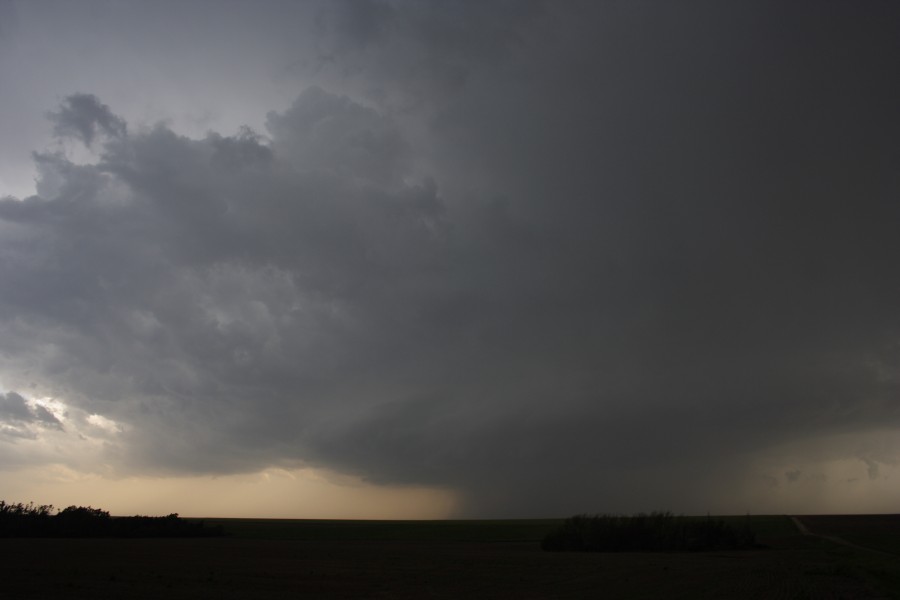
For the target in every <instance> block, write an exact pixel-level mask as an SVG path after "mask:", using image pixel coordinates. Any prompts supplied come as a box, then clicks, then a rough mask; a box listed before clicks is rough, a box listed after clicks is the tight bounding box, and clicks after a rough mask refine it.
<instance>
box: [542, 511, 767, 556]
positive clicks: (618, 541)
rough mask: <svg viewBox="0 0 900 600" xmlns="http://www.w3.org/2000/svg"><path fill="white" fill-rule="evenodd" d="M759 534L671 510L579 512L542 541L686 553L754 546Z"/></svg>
mask: <svg viewBox="0 0 900 600" xmlns="http://www.w3.org/2000/svg"><path fill="white" fill-rule="evenodd" d="M755 546H756V536H755V534H754V533H753V531H751V530H750V528H749V521H748V523H747V524H746V525H745V526H744V527H743V528H735V527H732V526H730V525H728V524H727V523H725V521H723V520H721V519H712V518H710V517H706V518H705V519H704V518H692V517H684V516H675V515H673V514H672V513H670V512H653V513H650V514H645V513H640V514H637V515H634V516H630V517H629V516H620V515H594V516H590V515H576V516H574V517H570V518H568V519H566V520H565V521H564V522H563V524H562V525H561V526H560V528H559V529H557V530H556V531H553V532H551V533H549V534H548V535H547V536H546V537H545V538H544V540H543V542H542V543H541V547H542V548H543V549H544V550H551V551H562V550H574V551H581V552H683V551H701V550H726V549H738V548H752V547H755Z"/></svg>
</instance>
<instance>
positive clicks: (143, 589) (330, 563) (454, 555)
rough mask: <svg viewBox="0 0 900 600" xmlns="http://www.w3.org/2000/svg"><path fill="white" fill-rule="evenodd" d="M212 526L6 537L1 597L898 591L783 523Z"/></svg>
mask: <svg viewBox="0 0 900 600" xmlns="http://www.w3.org/2000/svg"><path fill="white" fill-rule="evenodd" d="M734 518H735V519H746V517H734ZM207 522H212V523H216V524H220V523H221V524H223V525H224V526H225V529H226V532H230V533H232V534H233V535H231V536H227V537H224V538H205V539H144V540H141V539H0V553H2V556H3V560H2V561H0V578H2V582H3V584H2V586H0V598H23V599H29V598H61V597H66V598H92V599H93V598H98V597H103V598H116V597H119V598H160V597H165V598H174V599H177V598H285V597H303V596H307V597H313V598H461V597H466V598H594V597H598V596H602V597H613V598H662V597H665V598H885V597H898V595H897V592H898V591H900V564H898V563H900V561H897V560H896V559H894V558H893V557H891V556H888V555H885V554H879V553H875V552H867V551H864V550H860V549H854V548H850V547H847V546H841V545H838V544H835V543H833V542H830V541H828V540H825V539H822V538H817V537H812V536H803V535H800V534H799V532H798V531H797V530H796V528H795V527H794V526H793V524H792V523H791V522H790V520H789V519H788V518H787V517H751V522H752V523H753V525H754V526H755V527H757V526H758V527H757V531H758V533H759V540H760V541H761V542H762V543H763V544H766V546H767V547H766V548H762V549H759V550H749V551H729V552H709V553H669V554H663V553H657V554H650V553H615V554H607V553H596V554H590V553H569V552H542V551H541V550H540V548H539V542H538V539H539V537H540V535H542V534H541V533H540V532H541V531H543V530H544V529H545V528H547V527H548V526H550V527H552V526H553V523H554V522H553V521H534V522H528V521H484V522H479V521H461V522H453V521H443V522H441V521H430V522H429V521H425V522H363V521H343V522H340V521H269V520H244V519H241V520H230V519H229V520H212V519H209V520H207ZM533 536H538V537H537V538H536V539H530V538H531V537H533ZM492 540H502V541H492Z"/></svg>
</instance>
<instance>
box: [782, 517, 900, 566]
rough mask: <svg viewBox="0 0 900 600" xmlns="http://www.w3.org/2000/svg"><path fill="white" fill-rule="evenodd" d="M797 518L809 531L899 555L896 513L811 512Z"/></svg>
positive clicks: (898, 523)
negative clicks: (811, 513) (843, 513)
mask: <svg viewBox="0 0 900 600" xmlns="http://www.w3.org/2000/svg"><path fill="white" fill-rule="evenodd" d="M800 520H801V521H802V522H803V524H804V525H806V527H807V528H808V529H809V530H810V531H811V532H812V533H815V534H821V535H830V536H836V537H839V538H841V539H843V540H846V541H848V542H851V543H853V544H858V545H860V546H865V547H867V548H874V549H876V550H881V551H883V552H890V553H892V554H897V555H898V559H900V515H813V516H804V517H800Z"/></svg>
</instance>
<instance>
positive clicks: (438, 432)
mask: <svg viewBox="0 0 900 600" xmlns="http://www.w3.org/2000/svg"><path fill="white" fill-rule="evenodd" d="M857 6H858V5H852V6H851V5H850V4H847V3H809V4H807V3H792V4H790V5H783V4H782V3H728V4H722V3H714V2H710V3H702V2H695V3H694V2H692V3H686V4H685V3H679V4H672V5H668V4H666V5H663V4H645V3H567V4H559V3H553V4H547V5H540V4H537V3H534V4H532V3H528V4H523V3H509V4H506V3H475V2H472V3H466V2H460V3H439V4H437V3H436V4H433V5H432V4H422V3H410V4H404V3H393V2H373V3H363V2H350V3H346V4H328V5H324V8H323V9H322V11H323V12H322V13H321V15H322V17H321V18H322V19H324V21H323V23H325V24H329V27H331V28H330V29H329V27H325V26H324V25H323V31H324V32H325V33H323V34H322V36H323V37H322V39H321V40H319V42H320V50H322V49H323V48H324V49H329V48H330V50H329V51H328V52H326V54H327V55H328V56H329V57H330V58H329V59H328V61H326V62H327V63H328V64H329V65H331V66H329V67H328V68H324V67H323V69H324V71H323V72H325V71H328V73H326V75H323V80H324V81H325V82H326V83H327V82H328V81H329V79H328V78H329V77H333V75H334V73H335V72H339V73H342V75H341V77H342V78H343V82H342V87H343V88H344V89H358V90H359V91H360V96H364V97H367V98H369V99H370V101H371V102H372V103H373V104H374V107H373V106H369V105H367V104H365V103H362V102H360V101H358V99H353V98H350V97H348V96H342V95H339V94H334V93H331V92H329V91H326V90H325V89H322V88H317V87H310V88H308V89H307V90H306V91H304V92H303V93H302V94H301V95H300V96H299V97H298V98H297V100H296V101H295V102H294V103H293V105H292V106H290V107H289V108H287V109H286V110H284V111H275V112H272V113H270V114H269V116H268V118H267V120H266V123H267V130H266V132H265V134H266V135H265V136H263V135H259V134H257V133H254V132H252V131H250V130H247V129H245V130H242V131H241V132H239V133H238V134H237V135H224V134H217V133H210V134H209V135H208V136H206V137H205V138H202V139H191V138H187V137H184V136H180V135H178V134H177V133H175V132H174V131H173V130H172V129H170V128H169V127H167V126H165V125H158V126H156V127H153V128H145V129H140V130H139V129H137V128H134V127H131V128H127V131H126V126H125V122H124V120H122V119H121V118H119V117H117V116H115V115H114V114H113V112H112V111H111V110H110V109H109V108H107V107H106V106H104V105H103V104H102V103H101V102H100V101H99V100H97V99H96V98H93V97H91V96H82V95H79V96H74V97H70V98H67V99H66V100H65V101H64V102H63V106H62V107H61V108H60V109H59V110H58V111H57V112H55V113H53V114H54V117H53V119H54V124H55V127H56V128H57V129H59V128H60V127H63V130H62V131H61V132H62V133H65V132H69V133H72V134H74V135H76V137H78V138H80V139H81V140H82V141H84V142H85V143H86V144H88V145H91V142H92V141H99V140H102V144H96V145H95V146H94V148H95V150H96V151H97V152H98V156H97V157H96V160H94V161H93V162H89V163H88V164H75V163H74V162H72V161H71V160H70V159H68V158H66V157H65V156H64V155H60V154H53V153H44V154H38V155H36V158H37V161H38V165H39V168H40V173H41V179H40V181H39V187H38V192H39V194H38V195H36V196H33V197H30V198H26V199H24V200H21V201H19V200H3V201H0V227H2V230H0V232H2V234H3V236H2V238H0V239H2V242H0V258H2V260H0V281H3V282H4V285H3V292H2V295H0V340H2V341H0V351H2V352H4V353H6V355H7V356H10V357H16V360H19V361H21V362H22V364H28V365H31V367H30V368H32V369H34V370H35V371H37V372H39V373H40V377H37V376H35V378H38V379H41V378H42V379H43V380H46V381H48V382H52V383H49V384H47V385H48V386H50V387H52V389H53V390H56V391H57V392H58V393H60V395H64V396H65V397H66V398H67V399H68V401H70V402H72V403H75V404H77V405H78V406H79V408H81V409H82V410H84V411H86V412H88V413H96V414H101V415H104V416H107V417H109V418H111V419H114V420H115V421H117V422H120V423H123V424H126V425H128V426H130V429H128V431H127V433H126V434H123V436H122V438H121V440H120V442H119V443H120V444H121V448H120V449H119V454H118V457H119V458H118V459H117V460H119V461H120V468H121V469H123V470H129V469H130V470H141V471H145V472H156V471H163V472H165V471H177V472H195V473H222V472H233V471H242V470H253V469H257V468H261V467H263V466H266V465H272V464H280V465H294V464H312V465H316V466H326V467H330V468H334V469H337V470H342V471H346V472H352V473H358V474H361V475H363V476H365V477H367V478H369V479H370V480H372V481H376V482H384V483H418V484H434V485H446V486H452V487H454V488H456V489H458V490H461V491H462V492H463V493H464V494H465V496H466V499H467V501H468V505H467V510H469V511H470V512H471V513H472V514H507V515H516V514H522V515H526V514H531V515H539V514H559V513H564V512H568V511H573V512H574V511H584V510H587V511H593V510H637V509H652V508H659V507H660V505H661V504H662V505H664V506H662V507H664V508H672V509H675V510H688V511H691V510H694V511H696V510H701V511H702V510H706V509H707V508H708V505H705V504H703V502H707V501H708V500H707V499H706V498H707V497H708V496H709V494H710V493H711V491H713V490H716V489H721V488H722V487H727V486H728V485H729V484H730V483H732V482H735V481H737V480H738V479H739V478H740V477H741V474H742V473H743V471H742V469H745V468H747V464H748V461H750V460H751V459H752V458H753V457H754V456H756V455H757V454H759V453H761V452H764V451H766V450H767V449H769V448H772V447H775V446H777V445H779V444H782V443H784V442H786V441H790V440H802V439H816V438H817V436H823V435H832V434H840V433H846V434H860V435H865V434H866V432H869V431H872V430H875V429H878V428H884V427H895V426H896V425H897V424H898V422H897V421H898V417H897V415H898V412H897V406H898V404H897V399H898V395H897V394H898V391H900V390H898V382H900V372H898V369H897V358H898V356H900V313H898V311H897V306H900V280H898V279H897V278H896V277H895V271H896V265H897V260H898V257H900V242H898V239H900V238H898V236H896V229H897V224H898V222H900V208H898V207H900V204H898V203H897V198H898V197H900V178H898V176H897V170H896V168H895V165H896V164H897V162H898V159H900V148H898V146H897V140H898V139H900V120H898V118H897V116H896V114H895V113H896V111H895V106H897V104H898V101H900V87H898V83H897V81H898V80H897V78H896V77H895V73H896V67H897V60H898V58H897V57H898V56H900V48H898V44H900V42H898V40H897V37H896V35H895V32H896V30H897V25H898V15H897V11H896V10H894V9H893V8H891V7H890V6H889V5H886V4H877V3H865V6H866V9H865V10H861V9H859V8H858V7H857ZM332 67H334V68H332ZM85 98H87V100H86V99H85ZM79 99H80V100H79ZM410 99H413V100H414V102H409V100H410ZM398 107H400V108H403V109H404V110H402V111H397V110H396V109H397V108H398ZM61 124H62V125H61ZM100 134H103V135H102V136H101V135H100ZM95 138H96V140H95ZM834 452H838V451H837V450H834ZM840 452H844V453H845V454H843V455H841V456H839V457H840V458H855V459H858V460H862V461H863V462H864V463H865V464H866V466H867V468H868V472H869V475H870V478H876V477H878V475H879V467H878V465H879V464H884V463H886V462H889V461H890V460H892V458H891V457H889V456H882V455H877V456H875V455H874V454H871V455H870V454H867V453H865V452H861V451H858V450H852V449H850V450H847V449H842V450H840ZM876 459H877V460H876ZM785 469H790V470H788V471H785ZM804 472H805V471H804ZM774 473H775V474H776V475H778V476H779V477H780V476H781V475H782V474H783V475H784V477H786V478H787V480H788V482H796V481H797V480H799V479H801V478H800V469H799V468H796V467H794V465H793V464H791V463H788V464H783V465H780V466H779V470H777V471H774ZM795 474H796V475H795ZM773 481H776V482H777V479H774V480H773ZM660 503H661V504H660ZM743 508H744V507H739V510H742V509H743Z"/></svg>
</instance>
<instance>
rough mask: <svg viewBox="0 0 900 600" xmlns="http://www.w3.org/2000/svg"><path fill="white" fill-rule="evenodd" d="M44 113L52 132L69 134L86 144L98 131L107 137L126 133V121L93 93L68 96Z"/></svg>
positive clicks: (65, 135) (92, 139)
mask: <svg viewBox="0 0 900 600" xmlns="http://www.w3.org/2000/svg"><path fill="white" fill-rule="evenodd" d="M47 116H48V118H49V119H50V120H51V121H52V122H53V133H54V135H56V136H58V137H67V136H72V137H74V138H76V139H78V140H79V141H81V142H83V143H84V144H85V145H86V146H90V145H91V144H92V143H93V142H94V138H95V137H96V136H97V135H98V134H102V135H107V136H110V137H121V136H123V135H124V134H125V121H123V120H122V119H121V117H117V116H116V115H114V114H113V113H112V112H111V111H110V110H109V107H108V106H106V105H105V104H103V103H101V102H100V101H99V100H98V99H97V97H96V96H94V95H93V94H72V95H71V96H67V97H66V99H65V100H64V101H63V103H62V105H61V106H60V107H59V110H58V111H56V112H51V113H49V114H48V115H47Z"/></svg>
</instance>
